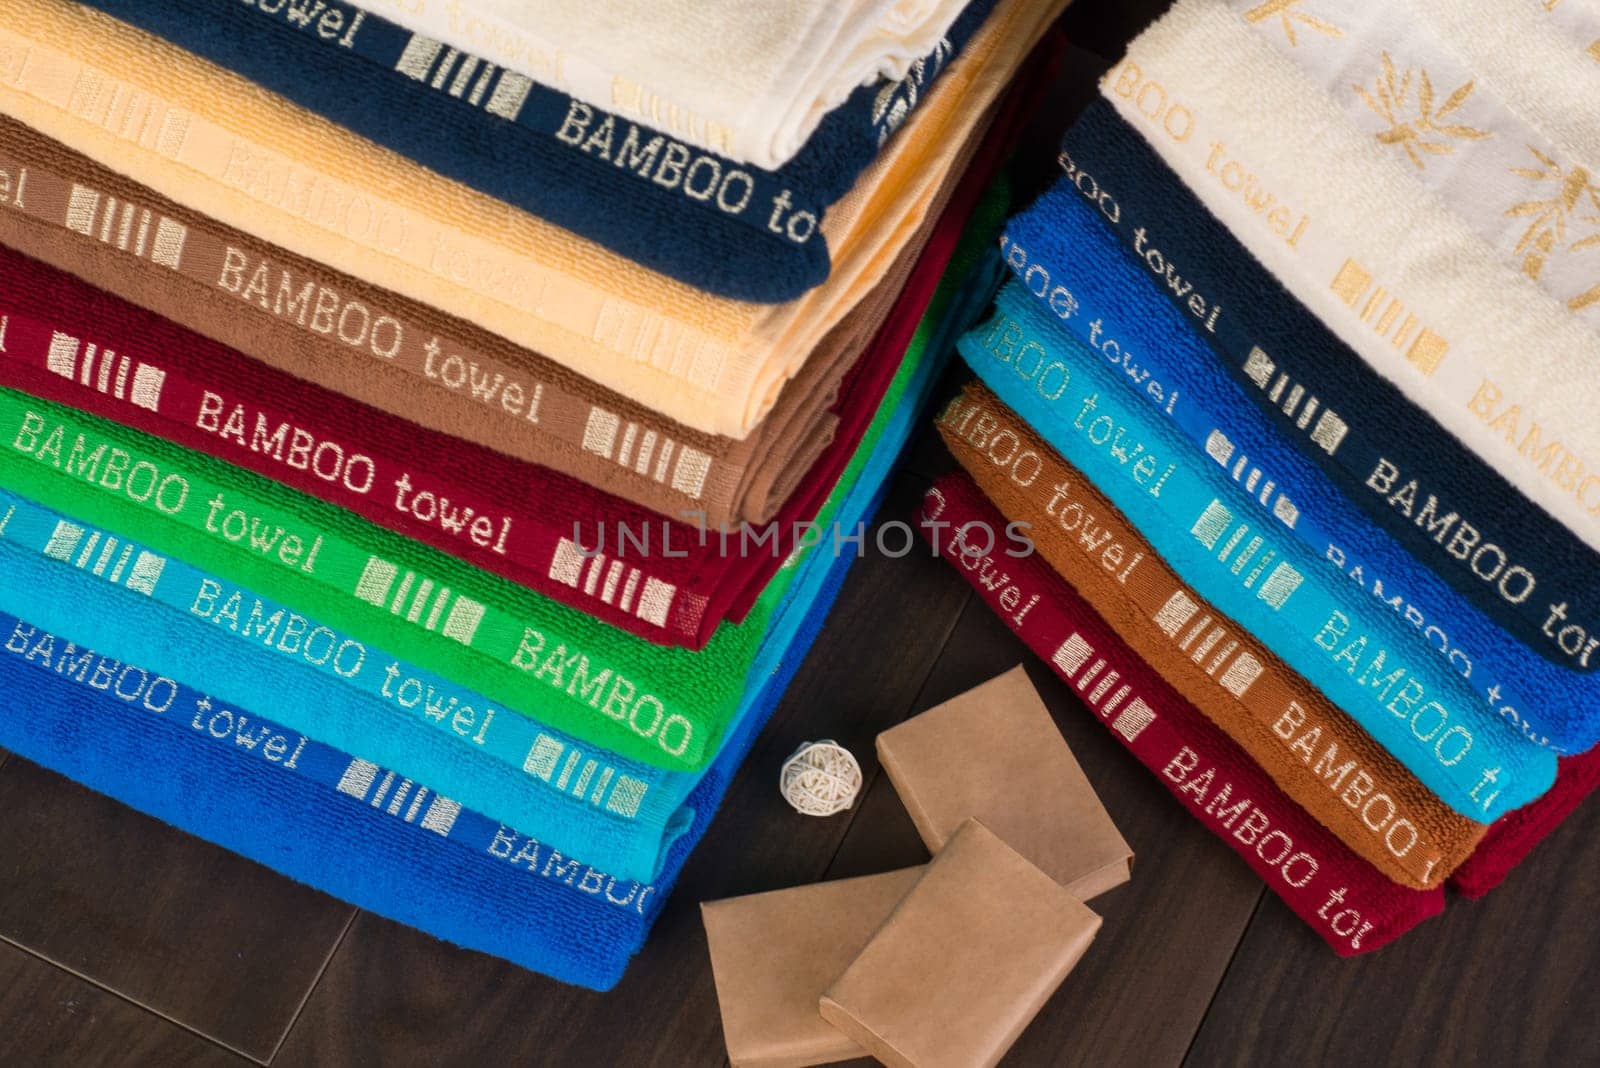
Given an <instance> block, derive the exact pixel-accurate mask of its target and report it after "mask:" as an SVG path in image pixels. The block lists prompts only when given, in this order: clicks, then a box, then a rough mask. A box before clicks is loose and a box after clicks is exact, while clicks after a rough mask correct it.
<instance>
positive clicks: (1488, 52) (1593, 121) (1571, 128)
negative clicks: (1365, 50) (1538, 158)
mask: <svg viewBox="0 0 1600 1068" xmlns="http://www.w3.org/2000/svg"><path fill="white" fill-rule="evenodd" d="M1413 3H1414V5H1415V7H1416V10H1417V14H1418V15H1419V16H1420V17H1422V18H1423V19H1426V20H1427V21H1428V22H1429V23H1431V24H1432V26H1433V28H1434V29H1435V30H1436V31H1438V32H1439V33H1440V34H1442V35H1443V36H1445V37H1446V38H1448V39H1449V40H1450V41H1451V43H1453V44H1456V45H1459V46H1460V47H1461V49H1462V54H1463V56H1464V57H1465V58H1466V61H1467V64H1468V66H1470V67H1471V68H1472V71H1473V73H1474V74H1476V75H1477V76H1478V77H1479V78H1480V79H1481V80H1482V81H1483V83H1484V84H1485V85H1487V86H1489V87H1490V88H1491V89H1492V90H1493V91H1494V93H1495V95H1496V96H1499V97H1501V98H1502V99H1504V100H1506V101H1507V102H1508V103H1510V104H1511V106H1512V107H1514V108H1516V109H1517V111H1519V112H1520V113H1521V114H1522V115H1523V116H1524V117H1525V118H1527V120H1528V121H1529V122H1531V123H1533V124H1534V125H1535V126H1537V127H1539V129H1541V130H1543V131H1544V133H1545V136H1547V137H1549V138H1550V139H1551V140H1552V141H1554V142H1555V143H1556V145H1557V147H1559V148H1561V149H1562V150H1563V151H1565V152H1566V153H1567V154H1568V155H1569V156H1572V157H1575V158H1577V159H1580V160H1587V161H1592V162H1595V163H1600V33H1596V34H1593V35H1592V36H1591V35H1590V30H1592V29H1593V28H1594V27H1595V26H1596V25H1600V12H1597V10H1596V5H1594V4H1593V3H1591V2H1588V0H1413ZM1585 38H1587V39H1585Z"/></svg>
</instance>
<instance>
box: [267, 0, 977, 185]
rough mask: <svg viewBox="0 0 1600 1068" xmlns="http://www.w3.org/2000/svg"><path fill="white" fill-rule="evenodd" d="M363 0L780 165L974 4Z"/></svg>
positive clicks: (940, 0) (610, 105) (629, 110)
mask: <svg viewBox="0 0 1600 1068" xmlns="http://www.w3.org/2000/svg"><path fill="white" fill-rule="evenodd" d="M245 2H246V3H250V2H251V0H245ZM355 6H357V7H362V8H366V9H367V10H368V11H372V12H374V13H376V14H379V15H382V16H383V17H384V18H386V19H388V20H389V21H391V22H395V23H398V24H399V25H401V26H404V27H405V28H406V29H408V30H411V31H413V32H415V33H421V34H424V35H426V36H428V37H432V38H434V39H436V40H439V41H442V42H444V43H445V44H448V45H451V46H453V47H455V48H458V49H460V50H461V51H463V52H466V53H468V54H469V55H475V56H478V57H480V58H482V59H486V60H488V61H489V62H491V63H495V64H498V65H499V66H502V67H505V68H506V69H508V70H513V71H517V72H519V73H521V74H525V75H527V76H528V77H530V78H532V79H533V80H534V81H537V82H540V83H542V84H544V85H548V86H550V87H552V88H556V89H560V90H562V91H563V92H567V93H571V94H572V95H573V96H575V97H577V98H578V99H580V100H583V101H585V102H587V103H590V104H593V105H594V106H595V107H599V108H604V109H606V110H607V111H611V112H614V113H617V114H620V115H626V116H628V117H629V118H632V119H637V120H639V121H640V122H643V123H645V124H646V125H649V126H653V127H655V128H656V129H658V130H661V131H663V132H665V133H669V134H672V135H673V136H675V137H677V138H679V139H680V140H683V141H687V142H689V143H690V144H694V145H698V146H699V147H701V148H704V149H709V150H710V151H712V152H717V153H719V154H721V155H724V156H727V157H730V158H732V159H734V160H738V161H740V162H743V163H751V164H754V165H755V166H757V167H765V168H766V169H768V170H776V169H777V168H778V167H781V166H783V164H785V163H787V162H788V161H789V160H790V158H791V157H793V156H794V154H795V153H797V152H799V151H800V149H801V147H803V146H804V145H805V143H806V139H807V138H809V137H810V136H811V134H812V131H814V130H815V129H816V128H817V123H819V122H820V121H822V117H823V116H824V115H826V114H827V113H828V112H829V111H832V110H833V109H834V108H836V107H838V106H839V105H840V104H842V103H844V101H845V98H846V97H848V96H849V95H850V92H851V90H853V89H855V88H856V87H857V86H859V85H864V84H866V83H868V82H871V81H874V80H876V79H877V78H880V77H887V78H894V79H899V78H902V77H904V76H905V73H906V71H907V70H908V69H909V68H910V66H911V65H912V64H913V63H914V62H916V61H917V60H918V59H920V58H921V57H923V56H925V55H927V54H928V53H930V52H932V51H933V50H934V48H935V47H936V46H937V45H938V43H939V40H940V38H942V37H943V36H944V34H945V31H946V30H948V29H949V28H950V24H951V23H952V22H954V21H955V19H956V16H957V15H959V14H960V13H961V9H962V8H963V7H965V6H966V5H965V2H964V0H783V2H780V3H770V2H768V3H763V2H752V0H701V2H698V3H696V2H695V0H677V2H668V3H660V2H655V3H650V2H646V0H606V2H605V3H595V2H593V0H538V2H537V3H528V2H527V0H471V2H470V3H466V2H463V0H356V5H355Z"/></svg>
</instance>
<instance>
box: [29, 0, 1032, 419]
mask: <svg viewBox="0 0 1600 1068" xmlns="http://www.w3.org/2000/svg"><path fill="white" fill-rule="evenodd" d="M1063 2H1064V0H1050V2H1048V3H1045V4H1032V3H1028V2H1027V0H1004V2H1003V3H1002V4H1001V6H1000V7H999V8H998V9H997V10H996V12H995V14H994V16H992V17H991V18H990V19H988V20H987V21H986V22H985V24H984V26H983V28H982V29H981V30H980V31H979V32H978V34H977V35H976V36H975V37H974V39H973V40H972V42H971V44H970V45H969V46H968V47H967V49H966V50H965V51H964V52H963V53H962V55H960V56H959V57H957V58H956V59H955V60H954V61H953V62H952V63H951V64H950V67H949V68H948V70H947V71H946V72H945V74H944V76H943V77H941V78H940V79H939V82H938V84H937V86H936V89H935V91H934V93H933V94H931V95H930V96H929V97H928V99H927V100H926V101H924V103H923V105H922V106H921V107H919V108H918V109H917V111H916V112H914V113H913V115H912V117H911V119H910V120H909V122H908V124H907V127H906V134H907V135H906V136H904V137H897V138H894V139H893V140H892V141H891V142H889V144H887V145H886V146H885V149H884V151H883V152H881V153H880V154H879V156H878V158H877V159H876V160H875V161H874V163H873V165H872V166H871V167H870V168H869V169H868V170H867V171H866V172H865V173H864V174H863V175H862V176H861V178H860V179H859V180H858V181H857V183H856V185H855V186H854V187H853V188H852V190H851V192H850V194H848V195H846V196H845V197H844V198H843V199H842V200H841V201H840V202H839V203H838V205H836V207H835V209H834V210H833V211H832V212H831V213H830V215H829V218H828V220H827V221H826V222H825V223H824V224H823V226H824V229H825V232H826V233H827V236H828V240H829V244H830V247H831V248H832V249H833V254H834V257H833V258H834V270H833V274H832V276H831V277H830V279H829V281H828V283H827V284H825V285H823V286H820V287H818V288H817V289H815V290H813V291H812V292H811V293H809V294H807V296H806V297H805V298H802V299H801V300H797V301H792V302H790V303H788V304H785V305H782V306H779V307H764V306H756V305H749V304H742V303H738V302H733V301H729V300H726V299H719V298H715V297H711V296H709V295H708V294H705V293H702V292H699V291H696V290H694V289H692V288H691V287H688V286H685V285H683V284H681V283H676V282H673V281H671V280H669V279H666V278H664V277H661V276H659V275H656V274H653V273H652V272H648V271H645V270H643V269H641V268H639V267H637V266H636V265H634V264H631V263H629V262H628V261H625V260H622V259H621V258H620V257H617V256H615V255H614V254H611V253H609V252H606V251H605V250H603V249H600V248H598V247H596V246H594V245H591V244H589V243H587V242H583V241H581V240H577V239H575V238H573V237H572V236H571V235H570V234H568V233H566V232H565V231H562V230H559V229H558V228H556V227H553V226H551V225H549V224H547V223H544V222H542V221H540V220H538V219H535V218H533V217H532V216H528V215H525V214H522V213H520V212H515V211H512V210H510V209H508V208H507V207H506V206H505V205H504V204H502V203H500V202H498V201H494V200H492V199H491V198H488V197H486V196H484V195H483V194H480V193H475V192H472V191H470V190H468V189H465V188H464V187H461V186H459V185H457V184H455V183H453V182H450V181H448V180H446V179H443V178H440V177H439V176H437V175H433V174H431V173H429V172H427V171H425V170H423V169H422V168H420V167H418V166H417V165H416V164H414V163H411V162H409V161H407V160H404V159H402V158H399V157H397V156H395V155H393V154H392V153H389V152H386V151H384V150H381V149H376V148H374V147H373V146H372V145H370V143H367V142H365V141H362V140H361V139H359V138H356V137H354V136H353V135H351V134H349V133H347V132H346V131H343V130H341V129H339V128H337V127H335V126H333V125H332V124H330V123H328V122H327V121H326V120H323V119H320V118H319V117H317V116H314V115H310V114H308V113H306V112H304V111H301V110H300V109H298V108H295V107H293V106H292V105H290V104H288V103H286V102H284V101H282V100H280V99H277V98H275V97H273V96H272V95H271V94H268V93H266V92H264V91H263V90H261V89H260V88H259V87H256V86H254V85H253V84H250V83H248V82H245V81H244V80H243V79H240V78H238V77H237V76H234V75H229V74H227V73H226V72H223V71H219V70H217V69H215V68H213V67H210V66H209V65H207V64H204V63H203V62H201V61H199V60H197V59H195V58H194V57H192V56H189V55H187V54H186V53H184V52H182V51H180V50H178V49H176V48H174V47H173V46H171V45H169V44H167V43H166V42H163V41H161V40H159V39H157V38H153V37H151V36H149V35H148V34H145V33H142V32H140V31H137V30H133V29H130V28H128V27H126V26H124V25H123V24H121V23H117V22H115V21H114V20H112V19H110V18H108V17H107V16H105V15H103V14H100V13H98V12H93V11H88V10H86V9H83V8H81V7H79V6H77V5H75V4H67V3H63V2H61V0H16V2H14V3H8V4H7V5H6V6H5V8H4V10H3V11H0V43H3V44H4V45H6V46H8V54H13V55H19V56H20V55H26V56H27V62H26V63H23V64H21V66H20V67H18V68H16V69H15V71H14V72H13V73H14V74H15V77H7V78H0V111H4V112H5V113H7V114H10V115H12V116H13V117H15V118H18V119H20V120H21V121H23V122H26V123H27V124H29V125H31V126H34V127H35V128H37V129H39V130H41V131H42V132H44V133H46V134H47V135H49V136H51V137H54V138H55V139H57V140H59V141H62V142H64V143H65V144H67V145H68V146H69V147H73V148H75V149H78V150H80V151H83V152H84V153H85V154H87V155H89V156H91V157H94V158H96V159H98V160H100V161H102V162H114V163H115V166H116V169H117V170H119V171H121V172H123V173H125V174H127V175H129V176H130V177H133V178H135V179H137V180H139V181H141V182H142V183H144V184H146V185H149V186H151V187H152V188H154V189H156V190H157V191H159V192H161V193H163V194H165V195H169V196H171V197H172V198H173V199H175V200H178V201H180V202H183V203H186V204H189V205H190V206H192V207H194V208H196V209H198V210H200V211H203V212H205V213H206V214H208V215H211V216H213V217H215V218H217V219H219V220H221V221H223V222H225V223H228V224H229V225H234V226H238V227H240V228H242V229H246V230H249V231H250V232H252V233H254V234H256V235H257V236H260V237H263V238H265V239H267V240H270V241H272V242H274V243H276V244H278V245H282V246H284V247H286V248H288V249H290V250H291V251H294V252H297V253H300V254H302V255H305V256H307V257H309V258H311V259H314V260H321V261H323V262H325V263H327V264H329V265H330V266H332V267H335V268H337V269H339V270H343V271H346V272H348V273H350V274H354V275H356V276H358V277H361V278H363V279H366V280H368V281H371V282H374V283H376V284H379V285H381V286H383V287H385V288H388V289H393V290H396V291H399V292H401V293H404V294H406V295H408V296H411V297H413V298H415V299H418V300H422V301H424V302H428V303H432V304H434V305H435V306H437V307H439V308H441V309H443V310H445V311H450V312H453V313H456V314H459V315H460V316H461V317H462V318H467V319H472V320H474V321H476V322H478V323H479V324H481V325H483V326H484V327H486V328H488V329H490V330H492V331H493V332H494V333H497V334H500V335H501V336H503V337H506V338H508V339H510V340H512V341H514V342H516V343H517V344H520V345H523V346H525V347H527V348H530V349H534V350H537V351H539V352H541V353H543V354H544V355H546V356H548V357H550V358H551V359H553V360H555V361H557V362H559V363H561V364H563V365H565V366H567V367H570V368H573V369H576V370H578V371H579V373H581V374H583V375H585V376H587V377H589V378H591V379H593V380H594V381H596V382H599V383H600V384H602V385H605V386H607V387H609V388H612V389H615V390H616V391H617V392H619V393H622V394H623V395H625V396H628V397H631V398H633V399H635V400H637V401H639V402H640V403H642V404H645V405H646V406H648V407H652V408H654V409H656V410H658V411H661V412H662V413H664V414H666V415H668V416H670V417H671V418H674V419H677V420H678V421H680V422H682V423H685V424H687V425H689V426H692V427H695V428H697V429H700V430H705V431H707V432H711V433H721V434H726V435H727V436H730V437H736V438H742V437H745V436H747V435H748V434H749V433H750V431H751V430H752V429H753V428H754V426H755V425H756V424H757V423H758V422H759V421H760V419H761V418H762V417H763V416H764V415H765V414H766V412H767V411H768V410H770V409H771V407H772V405H773V403H774V402H775V400H776V398H777V396H778V393H779V391H780V389H781V387H782V385H783V383H784V382H785V381H787V380H788V379H789V378H790V377H792V376H793V375H794V374H795V373H796V372H797V370H798V369H799V367H800V365H801V364H802V363H803V362H804V360H805V358H806V356H807V355H808V354H809V353H810V352H811V350H812V349H813V348H814V347H815V346H816V343H817V342H818V340H820V338H821V337H823V336H824V335H825V334H826V333H827V331H828V330H829V329H831V328H832V327H833V326H834V325H835V324H836V323H837V322H838V321H839V320H840V319H842V318H843V317H844V315H845V314H847V313H848V311H849V309H850V308H852V307H854V306H855V305H856V304H857V303H858V302H859V301H860V300H861V299H862V298H863V296H864V295H865V294H866V292H867V291H868V290H870V289H871V287H872V286H873V285H875V284H876V283H877V282H878V280H879V279H881V277H882V276H883V274H884V273H885V271H887V269H888V265H889V263H891V262H892V260H893V258H894V256H895V255H896V254H898V252H899V250H900V249H901V248H902V247H903V246H904V244H905V242H906V241H908V240H909V239H910V237H911V235H912V234H913V233H914V232H915V230H916V228H917V227H918V226H919V225H920V223H921V221H922V219H923V218H924V217H925V216H926V214H927V212H928V209H929V206H930V204H931V202H932V199H933V196H934V193H935V191H936V190H937V188H938V186H939V185H940V182H941V180H942V178H943V176H944V174H945V172H946V171H947V170H948V169H949V166H950V164H951V161H952V160H953V159H954V158H955V157H956V155H957V154H958V153H959V152H960V151H961V146H962V144H963V143H964V142H965V140H966V136H967V133H968V132H969V131H970V130H971V129H972V128H973V127H974V126H975V125H977V124H978V123H979V122H980V121H981V119H982V116H983V114H984V113H985V111H986V110H987V107H988V104H989V103H990V102H991V101H993V100H994V99H996V98H997V96H998V95H999V93H1000V91H1001V90H1002V88H1003V87H1004V85H1005V84H1006V82H1007V80H1008V79H1009V78H1010V76H1011V74H1012V73H1013V71H1014V70H1015V69H1016V68H1017V66H1018V65H1019V64H1020V62H1021V61H1022V59H1023V57H1024V55H1025V54H1026V53H1027V51H1028V49H1029V48H1030V47H1031V45H1032V43H1033V42H1034V41H1035V40H1036V39H1037V38H1038V37H1039V36H1040V35H1041V33H1042V32H1043V30H1044V28H1045V27H1046V26H1047V24H1048V23H1049V21H1050V19H1051V18H1052V17H1053V15H1054V14H1055V12H1056V11H1058V10H1059V8H1060V6H1061V4H1062V3H1063ZM12 49H14V50H15V51H14V52H13V51H11V50H12ZM90 84H93V85H94V86H95V87H96V88H95V90H94V92H93V94H92V100H91V99H90V98H88V97H83V96H81V95H78V96H75V95H74V89H73V87H74V86H87V85H90ZM135 101H136V102H137V109H138V113H139V114H142V115H147V116H149V117H150V121H149V122H146V123H137V124H125V123H124V119H125V118H126V117H127V114H128V113H127V112H126V111H125V105H128V104H130V103H131V102H135Z"/></svg>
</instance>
